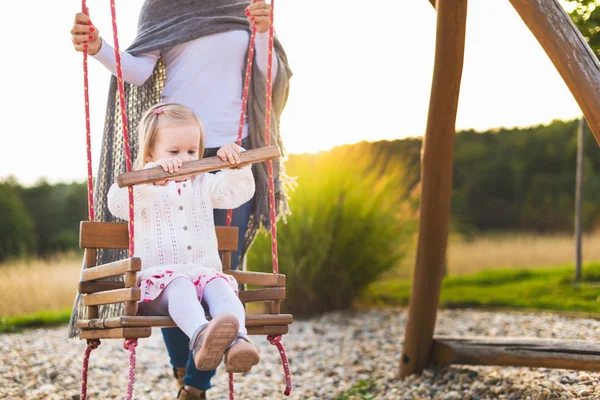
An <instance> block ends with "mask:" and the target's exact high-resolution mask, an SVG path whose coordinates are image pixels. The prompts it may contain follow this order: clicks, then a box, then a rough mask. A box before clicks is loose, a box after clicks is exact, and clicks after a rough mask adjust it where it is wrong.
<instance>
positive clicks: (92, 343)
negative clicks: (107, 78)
mask: <svg viewBox="0 0 600 400" xmlns="http://www.w3.org/2000/svg"><path fill="white" fill-rule="evenodd" d="M81 12H82V13H84V14H86V15H88V16H89V9H88V8H87V4H86V0H81ZM83 96H84V100H85V139H86V152H87V189H88V218H89V220H90V221H93V220H94V186H93V181H92V149H91V147H92V146H91V127H90V95H89V81H88V52H87V48H86V49H84V51H83ZM98 346H100V340H99V339H92V340H88V341H87V347H86V348H85V353H84V354H83V365H82V367H81V390H80V395H79V398H80V399H81V400H86V399H87V379H88V370H89V365H90V356H91V355H92V350H94V349H97V348H98Z"/></svg>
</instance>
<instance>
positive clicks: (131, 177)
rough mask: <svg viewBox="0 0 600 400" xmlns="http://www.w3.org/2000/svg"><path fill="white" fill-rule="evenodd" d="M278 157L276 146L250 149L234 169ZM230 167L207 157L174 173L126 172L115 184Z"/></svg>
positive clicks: (241, 155)
mask: <svg viewBox="0 0 600 400" xmlns="http://www.w3.org/2000/svg"><path fill="white" fill-rule="evenodd" d="M278 157H281V151H280V150H279V147H278V146H276V145H273V146H268V147H260V148H257V149H251V150H248V151H244V152H242V153H241V154H240V163H239V164H235V167H241V166H244V165H248V164H253V163H259V162H263V161H267V160H272V159H274V158H278ZM232 166H233V165H232V164H230V163H229V161H223V160H221V159H220V158H219V157H208V158H203V159H200V160H195V161H187V162H184V163H183V165H182V166H181V168H179V170H178V171H177V172H174V173H169V172H165V171H163V169H162V168H160V167H156V168H149V169H143V170H139V171H132V172H126V173H123V174H121V175H119V176H118V177H117V180H116V182H117V185H119V187H124V186H131V185H139V184H142V183H152V182H158V181H162V180H165V179H173V178H177V177H180V176H186V175H192V174H199V173H202V172H210V171H217V170H220V169H224V168H231V167H232Z"/></svg>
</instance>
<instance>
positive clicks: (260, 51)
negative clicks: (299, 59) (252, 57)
mask: <svg viewBox="0 0 600 400" xmlns="http://www.w3.org/2000/svg"><path fill="white" fill-rule="evenodd" d="M254 49H255V50H256V64H257V65H258V69H259V70H260V71H261V72H262V73H263V75H264V76H265V77H266V76H267V67H268V64H269V32H264V33H258V32H257V33H256V41H255V42H254ZM278 69H279V60H278V59H277V55H276V54H275V52H273V72H272V76H271V85H272V84H273V82H275V78H276V77H277V70H278Z"/></svg>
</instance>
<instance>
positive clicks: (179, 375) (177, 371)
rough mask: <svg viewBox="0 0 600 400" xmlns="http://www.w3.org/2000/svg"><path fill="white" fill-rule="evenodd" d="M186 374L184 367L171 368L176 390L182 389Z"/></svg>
mask: <svg viewBox="0 0 600 400" xmlns="http://www.w3.org/2000/svg"><path fill="white" fill-rule="evenodd" d="M186 374H187V370H186V369H185V367H173V376H174V377H175V379H177V389H181V388H182V387H183V378H184V377H185V375H186Z"/></svg>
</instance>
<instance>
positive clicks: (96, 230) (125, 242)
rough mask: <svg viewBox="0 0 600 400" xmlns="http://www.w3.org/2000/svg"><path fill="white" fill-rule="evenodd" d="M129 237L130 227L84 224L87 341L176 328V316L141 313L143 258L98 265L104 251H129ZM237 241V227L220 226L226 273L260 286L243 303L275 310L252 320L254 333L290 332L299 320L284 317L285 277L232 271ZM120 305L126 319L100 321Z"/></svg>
mask: <svg viewBox="0 0 600 400" xmlns="http://www.w3.org/2000/svg"><path fill="white" fill-rule="evenodd" d="M128 235H129V232H128V229H127V224H125V223H110V222H89V221H84V222H81V225H80V235H79V246H80V247H81V248H83V249H85V257H84V258H85V260H84V262H85V269H84V271H83V275H82V280H81V282H79V293H81V294H82V295H83V304H84V305H85V306H86V307H87V313H88V319H80V320H78V321H77V323H76V326H77V328H79V329H80V330H81V338H82V339H108V338H111V339H118V338H126V339H133V338H146V337H150V335H151V333H152V327H174V326H176V325H175V323H174V322H173V320H172V319H171V318H170V317H162V316H156V317H154V316H137V315H136V314H137V302H138V301H139V300H140V298H141V293H140V289H139V288H138V287H137V282H136V279H137V271H140V270H141V267H142V263H141V260H140V259H139V258H137V257H132V258H126V259H124V260H119V261H115V262H112V263H109V264H104V265H96V254H97V250H98V249H121V250H123V249H127V248H128V247H129V237H128ZM237 238H238V232H237V228H236V227H221V226H219V227H217V241H218V249H219V252H221V259H222V263H223V272H224V273H226V274H229V275H232V276H233V277H235V279H236V280H237V281H238V283H240V284H247V285H252V286H259V288H253V289H250V290H245V291H241V292H240V294H239V297H240V300H241V301H242V303H244V304H247V303H251V302H265V303H266V304H267V305H268V307H267V308H268V310H269V313H268V314H258V315H247V316H246V328H247V329H248V334H250V335H282V334H286V333H287V332H288V326H289V325H290V324H291V323H292V319H293V318H292V315H290V314H280V304H281V301H282V300H284V299H285V275H281V274H269V273H260V272H247V271H234V270H231V269H230V266H231V253H232V252H234V251H236V250H237V248H238V246H237V242H238V239H237ZM117 276H122V277H123V280H122V281H107V280H105V279H106V278H111V277H117ZM260 286H262V287H260ZM115 303H124V313H123V315H121V316H117V317H111V318H99V310H98V307H99V306H100V305H105V304H115Z"/></svg>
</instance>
